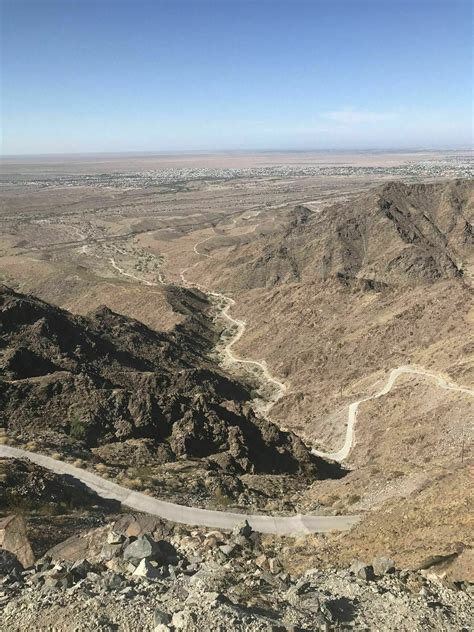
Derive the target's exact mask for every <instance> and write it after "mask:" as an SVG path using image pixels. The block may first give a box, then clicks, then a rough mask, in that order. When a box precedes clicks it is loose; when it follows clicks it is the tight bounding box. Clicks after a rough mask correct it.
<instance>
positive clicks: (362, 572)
mask: <svg viewBox="0 0 474 632" xmlns="http://www.w3.org/2000/svg"><path fill="white" fill-rule="evenodd" d="M349 570H350V572H351V573H352V574H353V575H355V576H356V577H359V579H365V580H366V581H370V580H372V579H375V575H374V569H373V567H372V566H371V565H370V564H366V563H365V562H361V561H360V560H355V561H354V562H353V563H352V564H351V567H350V569H349Z"/></svg>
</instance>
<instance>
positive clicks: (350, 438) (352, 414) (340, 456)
mask: <svg viewBox="0 0 474 632" xmlns="http://www.w3.org/2000/svg"><path fill="white" fill-rule="evenodd" d="M404 373H414V374H416V375H423V376H424V377H428V378H430V379H432V380H435V382H436V384H437V385H438V386H439V387H441V388H444V389H446V390H449V391H458V392H459V393H465V394H466V395H470V396H471V397H474V390H471V389H469V388H466V387H464V386H458V385H457V384H454V383H453V382H450V381H448V380H447V379H446V378H445V377H443V376H442V375H441V374H439V373H433V372H431V371H427V370H426V369H423V368H421V367H416V366H411V365H406V366H399V367H398V368H397V369H393V370H392V371H391V372H390V375H389V376H388V379H387V381H386V383H385V385H384V386H383V387H382V388H381V389H380V391H378V392H377V393H375V395H370V396H369V397H364V398H362V399H358V400H357V401H356V402H352V404H350V406H349V410H348V414H347V429H346V437H345V439H344V444H343V445H342V448H341V449H340V450H338V451H337V452H322V451H321V450H312V453H313V454H315V455H316V456H321V457H323V458H325V459H332V460H333V461H343V460H344V459H346V458H347V457H348V456H349V453H350V451H351V449H352V446H353V445H354V426H355V423H356V420H357V410H358V408H359V406H360V405H361V404H362V403H363V402H368V401H370V400H371V399H377V398H378V397H382V395H386V394H387V393H390V391H391V390H392V388H393V387H394V386H395V382H396V381H397V379H398V378H399V377H400V376H401V375H403V374H404Z"/></svg>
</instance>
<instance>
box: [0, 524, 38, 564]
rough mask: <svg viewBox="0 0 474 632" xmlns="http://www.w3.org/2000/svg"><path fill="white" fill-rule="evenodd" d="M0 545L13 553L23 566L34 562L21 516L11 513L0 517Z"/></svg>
mask: <svg viewBox="0 0 474 632" xmlns="http://www.w3.org/2000/svg"><path fill="white" fill-rule="evenodd" d="M0 547H1V548H2V549H6V550H7V551H10V552H11V553H13V554H14V555H15V556H16V558H17V560H18V561H19V562H20V564H21V565H22V566H23V567H24V568H29V567H30V566H33V564H34V563H35V556H34V555H33V550H32V548H31V545H30V542H29V540H28V536H27V533H26V522H25V520H24V518H23V517H22V516H16V515H12V516H7V517H6V518H2V519H0Z"/></svg>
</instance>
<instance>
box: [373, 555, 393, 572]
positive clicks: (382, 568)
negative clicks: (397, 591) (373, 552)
mask: <svg viewBox="0 0 474 632" xmlns="http://www.w3.org/2000/svg"><path fill="white" fill-rule="evenodd" d="M372 566H373V569H374V573H375V574H376V575H379V576H380V575H386V574H387V573H394V572H395V562H394V561H393V560H391V559H390V558H388V557H376V558H375V559H374V560H373V562H372Z"/></svg>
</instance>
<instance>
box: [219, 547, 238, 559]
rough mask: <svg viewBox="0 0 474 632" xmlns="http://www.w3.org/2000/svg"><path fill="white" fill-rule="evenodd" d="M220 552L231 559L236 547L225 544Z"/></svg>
mask: <svg viewBox="0 0 474 632" xmlns="http://www.w3.org/2000/svg"><path fill="white" fill-rule="evenodd" d="M219 551H221V552H222V553H223V554H224V555H225V556H226V557H229V556H230V555H232V553H233V552H234V551H235V546H233V545H232V544H223V545H222V546H220V547H219Z"/></svg>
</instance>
